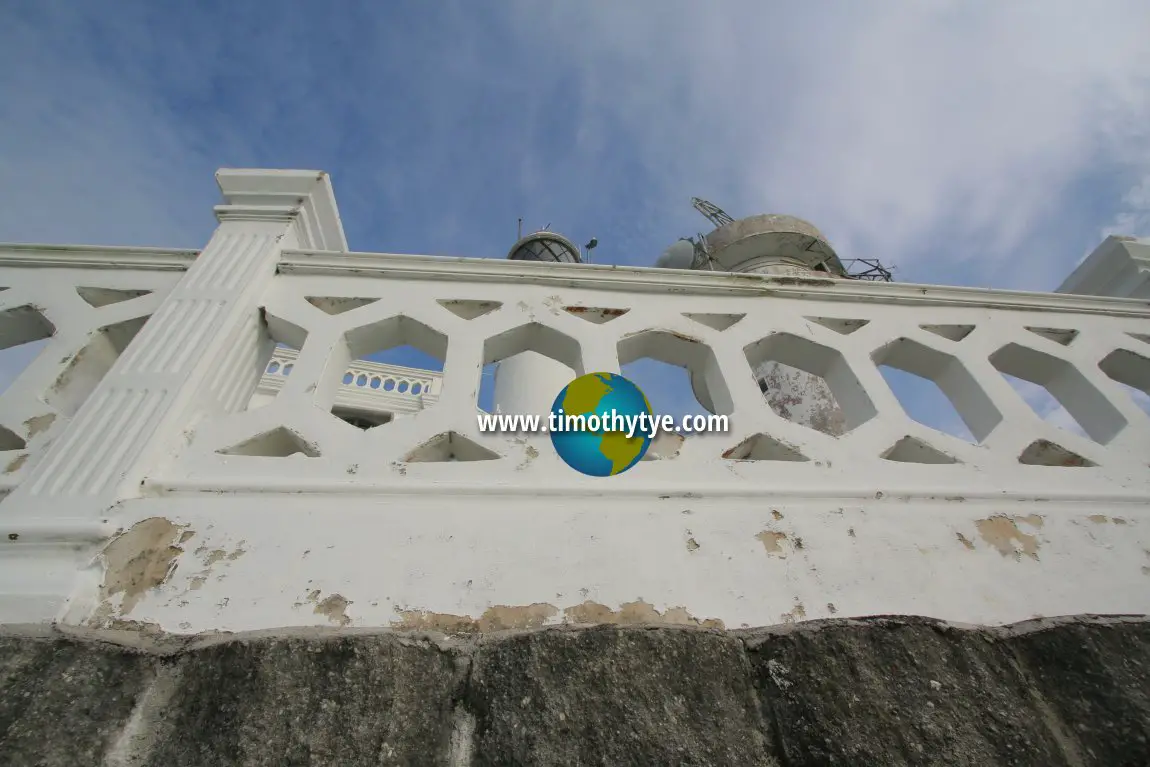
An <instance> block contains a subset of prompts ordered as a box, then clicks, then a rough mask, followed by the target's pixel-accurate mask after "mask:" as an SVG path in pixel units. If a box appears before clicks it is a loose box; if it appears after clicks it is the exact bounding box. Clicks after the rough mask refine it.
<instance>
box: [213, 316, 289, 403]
mask: <svg viewBox="0 0 1150 767" xmlns="http://www.w3.org/2000/svg"><path fill="white" fill-rule="evenodd" d="M306 340H307V331H306V330H304V329H303V328H301V327H299V326H298V325H296V324H295V323H293V322H288V321H287V320H284V319H281V318H279V317H277V316H275V315H274V314H272V313H270V312H264V313H263V314H262V315H261V317H260V322H259V324H258V325H257V326H255V327H254V328H253V329H252V331H250V335H249V337H248V338H246V339H244V341H242V342H240V343H237V344H236V345H235V346H234V347H233V349H232V352H231V353H230V356H229V357H227V358H225V360H224V363H223V367H224V368H225V370H230V369H231V368H233V367H234V366H237V365H244V364H245V362H246V359H250V357H248V355H249V354H250V353H251V352H250V351H249V349H253V348H254V349H255V352H254V354H255V356H256V357H257V358H258V359H259V360H262V365H260V366H259V370H260V371H261V374H260V377H259V379H258V380H257V381H256V384H255V387H254V388H253V389H251V390H250V391H251V394H250V395H249V396H248V400H247V405H246V406H245V408H244V409H245V410H255V409H257V408H261V407H264V406H266V405H269V404H271V403H272V402H274V401H275V398H276V397H277V396H278V395H279V393H280V392H281V391H282V390H283V388H284V385H285V384H286V383H287V379H288V376H290V375H291V374H292V371H293V370H294V369H295V365H296V361H297V360H298V358H299V353H300V349H302V348H303V345H304V342H305V341H306ZM244 383H247V382H246V381H244V380H243V379H242V378H240V377H237V378H236V382H235V383H232V384H227V386H228V387H229V388H228V389H226V390H224V391H221V392H220V396H221V398H222V399H223V401H224V404H225V406H227V403H228V402H229V401H230V400H231V399H232V397H233V395H232V393H231V389H232V388H235V387H242V386H243V385H244ZM248 385H250V383H249V384H248ZM235 396H237V397H238V396H242V395H240V394H238V393H237V394H236V395H235Z"/></svg>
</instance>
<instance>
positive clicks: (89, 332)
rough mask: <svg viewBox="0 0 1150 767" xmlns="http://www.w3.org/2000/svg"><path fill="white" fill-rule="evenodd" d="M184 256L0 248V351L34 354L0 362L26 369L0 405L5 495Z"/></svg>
mask: <svg viewBox="0 0 1150 767" xmlns="http://www.w3.org/2000/svg"><path fill="white" fill-rule="evenodd" d="M194 256H195V253H194V251H172V250H135V249H130V248H80V247H52V248H50V249H49V248H41V247H37V246H31V245H29V246H19V245H6V246H2V247H0V288H3V290H2V291H0V348H2V349H5V350H8V349H12V350H16V349H17V347H20V346H23V345H24V344H37V345H38V346H39V351H38V353H35V356H34V358H32V359H31V360H30V361H28V359H27V356H29V355H19V352H16V354H15V355H12V356H8V363H9V364H10V365H13V366H14V367H17V368H18V367H20V365H21V363H23V362H27V364H26V365H25V366H24V367H23V368H22V370H19V372H16V374H15V377H14V378H13V380H12V381H11V385H10V386H9V387H8V389H7V390H6V391H5V392H4V394H3V397H0V472H2V473H0V492H3V493H5V494H6V493H7V492H9V491H10V490H11V489H12V488H13V487H15V486H16V485H17V484H18V483H19V482H20V480H21V479H22V477H23V476H25V475H26V473H27V471H28V469H30V468H31V467H32V466H33V465H34V464H35V463H36V461H37V460H38V459H39V456H40V454H41V452H42V451H43V449H44V448H45V447H46V446H47V445H48V444H50V443H51V441H52V440H53V439H54V438H55V437H56V436H58V435H59V434H60V433H61V431H62V430H63V429H65V428H66V427H67V424H68V422H69V421H70V420H71V418H72V416H74V415H75V414H76V412H77V411H78V410H79V409H80V407H81V406H82V405H83V404H84V402H85V401H86V400H87V399H88V397H89V395H91V394H92V392H93V391H94V390H95V388H96V386H97V385H98V384H99V383H100V380H101V379H102V378H103V377H104V375H105V374H106V373H107V372H108V371H109V370H110V369H111V367H112V365H113V364H114V363H115V362H116V360H117V359H119V357H120V356H121V355H122V354H123V353H124V351H125V350H126V349H127V347H128V345H129V344H130V343H131V342H132V339H134V338H135V337H136V335H137V333H139V331H140V329H141V328H142V327H143V326H144V323H145V322H147V320H148V318H149V317H150V316H151V315H152V314H153V313H154V312H155V311H156V309H157V308H158V307H159V306H160V303H161V301H163V299H164V297H165V295H167V293H168V291H169V290H171V288H172V286H173V285H174V284H175V283H176V281H177V280H179V278H180V277H181V276H182V273H183V271H184V269H186V268H187V265H188V264H189V263H190V262H191V261H192V259H193V258H194ZM9 354H10V355H11V353H9ZM16 356H23V357H24V358H23V359H19V360H17V359H14V357H16ZM0 364H2V363H0ZM13 372H15V371H13ZM107 428H109V429H114V428H115V424H108V425H107ZM91 436H92V438H93V439H95V438H97V437H98V436H99V435H96V434H93V435H91Z"/></svg>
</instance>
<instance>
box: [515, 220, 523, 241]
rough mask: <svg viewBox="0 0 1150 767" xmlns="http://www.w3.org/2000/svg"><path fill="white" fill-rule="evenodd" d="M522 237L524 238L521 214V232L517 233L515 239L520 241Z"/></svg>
mask: <svg viewBox="0 0 1150 767" xmlns="http://www.w3.org/2000/svg"><path fill="white" fill-rule="evenodd" d="M522 239H523V217H522V216H520V217H519V234H518V235H516V237H515V241H516V242H519V241H520V240H522Z"/></svg>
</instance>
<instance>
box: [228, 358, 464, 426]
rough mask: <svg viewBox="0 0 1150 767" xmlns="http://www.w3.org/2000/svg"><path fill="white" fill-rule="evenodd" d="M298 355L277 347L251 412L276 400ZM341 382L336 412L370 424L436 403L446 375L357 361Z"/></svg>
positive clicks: (254, 396) (254, 397) (252, 404)
mask: <svg viewBox="0 0 1150 767" xmlns="http://www.w3.org/2000/svg"><path fill="white" fill-rule="evenodd" d="M298 356H299V353H298V352H297V351H296V350H295V349H290V348H287V347H284V346H279V347H276V350H275V351H274V352H273V353H272V358H271V361H269V362H268V364H267V367H266V368H265V372H264V375H263V377H262V378H261V379H260V383H259V386H258V387H257V388H256V393H255V394H254V395H253V396H252V401H251V402H250V403H249V404H248V408H249V409H251V408H255V407H259V406H261V405H265V404H267V403H269V402H271V401H272V400H274V399H275V396H276V394H277V393H279V390H280V389H281V388H282V387H283V384H284V379H285V378H286V377H287V376H289V375H291V372H292V370H293V369H294V368H295V362H296V359H297V358H298ZM341 383H342V386H341V387H340V389H339V391H338V393H337V394H336V399H335V406H334V408H333V412H335V413H336V414H337V415H338V416H341V417H343V418H344V420H347V419H355V418H365V419H368V420H369V421H370V420H371V419H372V418H375V417H378V416H380V415H385V416H394V415H396V414H399V413H415V412H417V411H419V410H422V409H423V408H425V407H429V406H430V405H433V404H435V402H436V400H438V399H439V389H440V387H441V386H442V384H443V376H441V375H440V374H439V373H433V372H429V371H426V370H418V369H416V368H409V367H403V366H401V365H385V364H382V363H379V362H371V361H369V360H356V361H355V362H353V363H352V364H351V365H349V366H348V368H347V370H346V371H345V372H344V374H343V378H342V380H341ZM376 425H379V424H376ZM369 428H370V427H369Z"/></svg>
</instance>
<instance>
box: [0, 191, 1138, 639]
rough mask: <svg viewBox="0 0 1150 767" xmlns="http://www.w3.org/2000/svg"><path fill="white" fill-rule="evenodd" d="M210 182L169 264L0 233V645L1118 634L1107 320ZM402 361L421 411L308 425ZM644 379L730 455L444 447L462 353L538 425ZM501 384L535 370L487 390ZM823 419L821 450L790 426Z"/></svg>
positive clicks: (460, 399) (460, 393)
mask: <svg viewBox="0 0 1150 767" xmlns="http://www.w3.org/2000/svg"><path fill="white" fill-rule="evenodd" d="M220 181H221V188H222V189H223V191H224V193H225V197H226V204H225V205H222V206H220V207H219V208H218V209H217V215H218V216H219V218H220V221H221V224H220V228H219V229H218V231H217V232H216V233H215V235H214V236H213V238H212V240H211V241H210V242H209V243H208V244H207V246H206V247H205V248H204V249H203V250H202V251H201V252H200V253H199V254H198V255H197V254H195V253H191V252H175V251H145V250H140V249H100V248H79V249H77V248H59V247H53V246H18V247H17V246H0V282H2V283H3V285H4V287H6V288H8V289H7V290H5V291H3V292H2V293H0V319H2V320H3V321H4V323H5V327H4V328H3V330H5V332H7V333H8V336H6V338H7V339H8V340H10V341H12V342H13V343H20V342H25V341H31V340H36V339H44V340H46V347H45V351H44V353H43V354H41V355H40V356H39V357H38V358H37V359H36V360H35V361H34V362H33V363H32V364H31V365H30V366H29V367H28V368H27V369H26V370H25V371H24V372H23V373H22V374H21V375H20V377H19V378H18V379H17V380H16V381H15V382H14V384H13V385H12V387H11V388H10V389H9V391H8V392H7V393H6V394H5V395H4V398H3V400H0V427H2V428H3V431H0V437H2V438H3V441H4V446H5V448H6V449H4V450H3V452H4V457H3V460H4V464H3V465H4V466H5V467H6V471H5V472H0V496H3V497H4V500H3V507H2V510H3V512H4V513H3V515H2V517H3V520H4V528H3V531H2V532H3V533H4V536H3V537H0V543H2V544H3V546H2V547H0V621H5V620H12V619H19V620H29V621H50V620H53V619H57V618H62V619H63V620H65V621H67V622H72V623H80V622H84V621H89V620H93V619H94V620H97V621H103V622H104V623H105V624H108V625H112V624H114V625H119V626H122V627H127V628H128V629H129V630H131V627H137V628H138V627H144V630H148V631H176V632H183V633H192V632H199V631H233V630H246V629H258V628H267V627H273V626H311V625H317V626H339V627H344V626H347V627H365V626H377V627H378V626H395V627H401V628H402V627H405V626H414V627H423V628H429V629H430V628H436V629H437V630H444V629H445V627H452V626H455V627H462V628H461V629H460V630H462V629H466V630H468V631H503V630H519V629H522V628H524V627H532V626H536V625H551V624H560V623H564V622H586V621H588V620H594V621H602V622H612V623H614V622H619V623H634V622H640V623H642V622H649V623H654V624H675V625H679V624H683V625H719V624H721V625H724V626H727V627H730V628H738V627H740V626H758V625H769V624H773V623H778V622H780V621H797V620H811V619H818V618H823V617H828V616H829V615H831V614H837V615H840V616H859V615H872V614H892V613H893V614H899V613H901V614H918V615H929V616H934V617H939V618H947V619H951V620H957V621H962V622H968V623H1004V622H1010V621H1016V620H1022V619H1026V618H1029V617H1031V616H1033V615H1035V614H1043V615H1056V614H1071V613H1100V612H1117V613H1137V612H1150V596H1148V592H1147V589H1146V575H1147V569H1146V568H1147V566H1148V565H1150V560H1148V558H1147V554H1146V551H1147V550H1150V538H1148V535H1150V527H1148V515H1150V504H1148V500H1150V475H1148V473H1147V465H1148V464H1150V419H1148V418H1147V416H1146V414H1145V412H1144V411H1143V410H1142V409H1140V408H1139V406H1138V405H1137V404H1136V403H1135V401H1134V400H1133V399H1132V398H1131V396H1130V395H1129V393H1128V390H1127V389H1126V388H1123V387H1122V386H1121V385H1120V384H1121V383H1126V384H1128V385H1135V386H1136V388H1137V387H1140V388H1144V389H1145V388H1148V387H1150V383H1147V382H1150V358H1148V357H1147V352H1146V343H1145V339H1146V338H1147V336H1146V333H1145V328H1146V322H1147V320H1148V319H1150V306H1148V305H1147V304H1146V302H1145V301H1144V300H1133V299H1115V298H1104V297H1093V296H1074V295H1056V294H1047V295H1043V294H1034V293H1020V292H1012V291H991V290H981V289H974V288H951V287H939V286H929V285H904V284H875V283H857V282H852V281H849V280H826V279H815V280H809V279H801V278H794V277H781V278H780V277H772V276H769V275H768V276H764V275H756V274H724V273H719V272H713V273H712V272H705V273H704V272H699V273H684V272H677V271H674V270H660V269H643V268H634V267H607V266H600V265H580V266H564V265H543V264H531V263H522V262H515V263H512V262H505V261H495V260H482V259H453V258H433V257H426V256H397V255H391V254H370V253H349V252H346V242H345V241H344V239H343V235H342V229H341V227H340V224H339V216H338V212H337V211H336V209H335V203H334V197H333V196H332V194H331V189H330V185H329V184H328V182H327V179H326V176H325V175H323V174H318V173H315V172H286V173H277V172H266V171H259V172H256V171H226V172H224V173H222V174H221V176H220ZM45 270H51V279H44V275H45ZM113 298H119V299H122V300H116V301H112V299H113ZM149 318H150V319H149ZM137 330H138V333H136V335H135V336H134V337H131V338H128V337H127V336H129V335H131V333H130V332H129V331H131V332H135V331H137ZM127 341H130V343H127ZM93 344H94V345H93ZM125 344H126V346H125ZM276 344H286V345H287V346H290V347H291V348H292V349H295V350H297V351H296V352H293V353H291V354H288V353H287V352H275V346H276ZM405 344H406V345H412V346H416V347H417V348H421V349H423V350H424V351H425V352H427V353H429V354H434V355H437V356H440V357H442V358H443V359H444V369H443V374H442V376H438V377H436V378H435V382H436V383H435V386H434V390H433V392H432V394H431V395H428V396H427V397H426V398H425V399H424V400H423V401H422V404H421V407H418V408H417V407H414V406H412V407H410V408H409V409H406V410H404V411H403V412H401V413H397V414H396V417H395V418H394V420H392V421H391V422H389V423H386V424H383V425H378V426H374V427H372V428H366V429H365V428H358V427H356V426H353V425H351V424H349V423H346V422H343V421H341V420H339V419H338V418H336V417H335V416H333V415H332V409H333V407H336V406H337V405H340V404H341V403H344V404H346V403H347V402H350V401H352V400H349V399H347V398H349V397H351V398H352V399H354V401H355V402H358V403H361V404H362V403H368V404H370V403H372V402H374V403H376V404H377V405H378V404H380V403H381V402H383V401H384V400H383V399H382V395H379V396H377V395H375V394H366V393H364V392H358V393H357V392H350V393H349V392H348V391H346V389H347V388H348V387H344V386H342V383H341V382H342V380H343V378H344V377H346V375H347V374H348V373H349V372H351V371H359V370H361V368H362V372H363V374H364V376H365V381H366V380H367V379H368V378H372V377H373V376H374V378H372V380H379V381H381V382H383V381H385V380H386V377H387V376H388V375H391V374H392V373H395V374H396V375H397V376H399V373H396V371H394V370H392V371H390V372H389V371H386V370H382V369H376V368H369V367H368V366H359V367H357V365H358V363H359V361H358V359H357V358H360V357H362V356H364V355H367V354H370V353H372V352H375V351H378V350H381V349H387V348H392V347H395V346H400V345H405ZM277 353H278V354H279V357H278V358H277V359H279V367H278V368H277V371H278V372H277V373H269V370H270V367H269V364H268V361H269V360H271V359H272V358H273V356H274V355H275V354H277ZM644 356H647V357H652V358H655V359H660V360H662V361H664V362H668V363H671V364H674V365H678V366H681V367H684V368H686V369H687V370H689V371H690V373H691V375H692V381H693V383H694V385H695V389H696V393H697V394H698V395H699V397H700V401H701V402H703V404H704V405H705V406H708V407H709V408H710V409H712V410H715V411H716V412H722V413H726V414H729V415H730V425H731V428H730V431H729V432H727V433H722V434H705V435H692V436H691V437H689V438H685V439H684V438H682V437H681V436H671V437H665V438H663V439H661V440H659V441H658V443H657V444H656V446H655V447H654V448H653V449H652V451H651V452H650V454H649V455H648V459H649V460H644V461H642V462H641V463H640V464H638V465H637V466H635V467H634V468H633V469H631V470H629V471H628V472H626V473H625V474H623V475H620V476H617V477H611V478H607V479H601V478H591V477H584V476H582V475H579V474H577V473H576V472H573V471H571V470H570V469H569V468H568V467H566V466H565V465H564V464H563V463H562V462H561V461H560V460H559V458H558V457H557V456H556V455H555V453H554V451H553V449H552V448H551V446H550V444H549V440H548V439H547V437H546V435H493V434H480V433H479V432H478V427H477V423H476V405H477V401H476V400H477V393H478V390H479V383H480V376H481V373H482V369H483V367H484V365H485V364H486V363H489V362H494V361H497V360H503V361H505V362H506V364H505V365H504V366H503V368H502V370H503V373H504V375H503V377H502V383H501V401H502V402H504V404H503V405H501V406H503V407H507V408H512V407H514V408H515V409H520V408H522V409H528V410H536V409H537V410H543V409H544V408H549V405H550V402H551V400H553V398H554V395H555V394H556V393H557V391H558V389H559V388H560V387H561V386H562V385H565V384H566V383H567V379H565V378H563V375H568V376H569V375H572V374H574V373H577V372H581V371H584V370H587V371H608V372H615V371H618V370H619V369H620V364H621V363H622V364H625V363H626V362H629V361H630V360H632V359H638V358H640V357H644ZM77 360H79V362H77ZM524 360H527V361H529V362H528V363H527V364H528V366H529V367H531V366H534V363H536V362H538V363H540V366H539V369H540V370H542V367H546V368H547V369H548V371H549V372H548V373H547V375H548V376H550V378H549V383H545V384H543V385H541V384H540V383H539V381H540V380H542V379H531V375H534V373H532V374H531V375H526V374H525V376H526V377H524V378H522V379H521V380H516V377H515V376H513V375H510V373H513V372H514V369H515V367H516V365H517V364H519V362H522V361H524ZM517 361H518V362H517ZM79 363H84V365H85V366H86V367H72V368H69V367H68V366H69V365H72V366H76V365H78V364H79ZM97 363H98V364H97ZM288 364H290V366H291V370H290V372H289V373H285V372H284V370H283V368H284V366H286V365H288ZM782 364H785V365H787V366H789V367H791V368H793V369H795V370H799V371H802V374H801V376H799V375H798V374H795V375H796V376H798V377H796V378H795V379H794V383H795V386H792V387H791V388H792V389H795V391H796V392H799V393H801V392H800V390H801V391H805V392H807V393H810V392H811V391H814V390H813V389H811V388H810V387H809V386H808V384H810V383H811V381H815V380H816V379H817V380H820V381H822V382H823V384H825V387H824V388H825V392H824V391H823V389H819V390H818V392H816V393H817V396H814V397H813V399H812V400H811V401H813V402H815V404H816V405H818V407H816V408H815V409H814V410H811V408H806V409H803V408H800V407H799V404H801V403H798V402H792V403H789V404H788V403H782V405H785V406H786V412H785V413H782V415H783V416H784V417H780V403H779V402H775V407H774V408H772V406H771V404H770V403H769V402H767V401H764V396H763V392H762V391H761V390H760V388H759V386H758V384H757V382H756V377H755V372H756V369H758V370H759V371H760V372H761V371H762V370H763V366H767V367H768V368H769V367H770V366H772V365H773V366H775V367H774V368H773V370H775V371H776V372H780V370H781V369H780V368H779V367H778V365H782ZM881 364H890V365H893V366H897V367H900V368H901V369H906V370H908V371H910V372H914V373H916V374H919V375H922V376H924V377H926V378H928V379H930V380H931V381H933V382H934V383H935V384H936V385H938V387H939V388H940V390H942V391H943V393H944V394H945V395H946V396H947V397H948V398H950V399H951V401H952V403H953V404H954V405H955V407H956V409H957V410H958V411H959V414H960V416H961V417H962V419H963V420H964V422H965V423H966V424H967V426H968V427H969V428H970V430H971V433H972V434H974V435H975V438H976V440H977V442H976V443H968V442H966V441H964V440H961V439H958V438H956V437H952V436H949V435H945V434H942V433H939V432H936V431H934V430H932V429H929V428H927V427H925V426H923V425H921V424H919V423H917V422H915V421H913V420H911V419H910V418H909V417H908V416H907V415H906V412H905V411H904V409H903V408H902V406H901V405H900V403H899V402H898V400H897V398H896V397H895V395H894V393H893V392H892V391H891V390H890V388H889V387H888V386H887V385H886V384H885V382H884V381H883V379H882V377H881V374H880V372H879V370H878V366H879V365H881ZM562 369H566V370H567V371H568V372H567V373H562ZM529 372H530V371H529ZM781 372H785V371H781ZM416 373H418V371H416ZM416 373H413V374H411V376H408V378H410V380H411V381H415V380H416V378H417V377H418V376H417V375H416ZM561 373H562V375H561ZM1002 373H1006V374H1009V375H1023V376H1029V377H1031V378H1032V379H1034V381H1033V382H1034V383H1036V384H1037V385H1039V386H1043V387H1045V388H1046V389H1047V390H1048V391H1050V392H1051V394H1052V395H1054V396H1055V397H1057V398H1058V399H1059V401H1060V402H1061V403H1062V404H1063V405H1064V406H1065V407H1066V408H1067V410H1068V411H1069V412H1070V413H1071V414H1072V415H1073V416H1074V418H1075V419H1076V420H1077V421H1078V422H1079V423H1081V424H1082V426H1083V429H1084V430H1085V433H1086V435H1089V436H1085V435H1083V434H1079V433H1075V432H1072V431H1068V430H1065V429H1061V428H1059V427H1058V426H1056V425H1054V424H1052V423H1049V422H1046V421H1044V420H1042V419H1041V418H1040V417H1039V416H1038V415H1036V414H1035V413H1034V412H1033V411H1032V410H1031V409H1030V407H1029V406H1028V405H1027V404H1026V402H1024V401H1023V400H1022V399H1021V398H1020V397H1019V396H1018V395H1017V394H1016V393H1015V392H1014V390H1013V389H1012V388H1011V387H1010V386H1009V385H1008V384H1007V383H1006V381H1005V380H1004V379H1003V376H1002ZM403 375H407V373H403ZM541 375H542V374H541ZM788 375H789V374H788ZM1112 376H1114V377H1113V378H1112ZM400 377H403V376H400ZM272 379H274V380H272ZM528 379H531V380H530V382H528ZM800 379H802V380H800ZM405 380H406V379H405ZM420 380H421V381H422V380H423V379H420ZM428 380H430V379H428ZM59 382H63V385H61V386H57V387H56V389H55V390H54V389H53V387H54V385H56V384H57V383H59ZM1130 382H1133V384H1130ZM823 384H819V386H823ZM788 385H789V384H788ZM381 386H382V383H381ZM796 386H797V388H796ZM260 387H262V388H260ZM780 387H781V384H780ZM804 387H805V388H804ZM257 388H260V391H257ZM364 388H367V389H371V386H370V384H368V385H366V386H365V387H364ZM551 389H554V391H550V390H551ZM253 392H256V397H255V399H253V397H252V395H253ZM784 394H785V392H784ZM824 394H825V396H824ZM504 395H505V396H504ZM795 396H798V394H795ZM803 396H804V397H805V396H806V395H803ZM341 398H342V399H341ZM356 398H358V399H356ZM808 399H810V398H808ZM831 400H833V401H834V403H835V407H837V408H838V411H837V412H838V413H841V425H842V426H843V428H842V429H839V428H837V427H836V428H830V427H827V428H823V429H822V431H820V430H819V428H811V427H812V426H815V427H819V426H820V424H821V425H822V426H827V423H829V421H828V418H830V416H829V415H828V413H829V408H830V402H831ZM804 401H805V400H804ZM808 404H809V403H808ZM431 405H433V406H431ZM799 411H802V412H799ZM815 411H819V412H815ZM820 413H821V415H820ZM540 414H542V413H540ZM823 416H826V417H825V418H824V417H823ZM834 418H835V419H837V418H838V415H836V416H835V417H834ZM831 420H834V419H831ZM836 422H837V421H836ZM846 427H849V428H846ZM825 432H830V433H825ZM688 524H689V527H688V526H687V525H688ZM117 527H119V528H122V532H117V533H115V534H114V535H113V534H112V531H113V530H116V529H117ZM93 562H95V565H93V564H92V563H93ZM4 584H8V585H4ZM25 584H31V585H25ZM1004 584H1009V587H1008V588H1007V587H1004ZM436 616H438V617H436Z"/></svg>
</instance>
